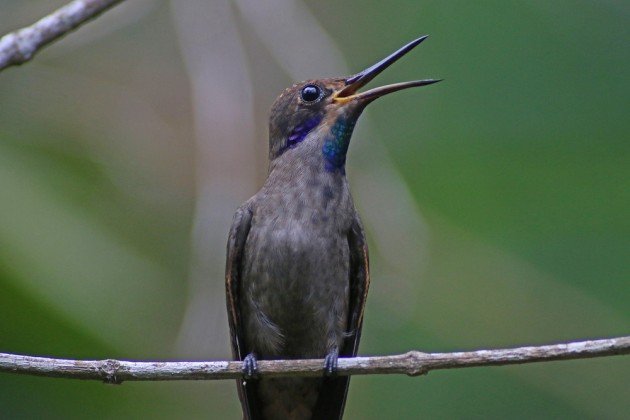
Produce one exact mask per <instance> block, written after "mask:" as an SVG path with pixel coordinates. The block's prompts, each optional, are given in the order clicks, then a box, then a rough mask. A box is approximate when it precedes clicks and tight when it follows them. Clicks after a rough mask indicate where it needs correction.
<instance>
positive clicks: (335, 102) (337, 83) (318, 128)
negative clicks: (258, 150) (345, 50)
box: [269, 36, 439, 171]
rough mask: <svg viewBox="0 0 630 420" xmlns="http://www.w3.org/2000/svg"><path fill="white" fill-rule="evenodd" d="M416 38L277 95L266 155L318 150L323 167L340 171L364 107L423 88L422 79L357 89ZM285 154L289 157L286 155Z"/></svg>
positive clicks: (273, 157) (425, 82)
mask: <svg viewBox="0 0 630 420" xmlns="http://www.w3.org/2000/svg"><path fill="white" fill-rule="evenodd" d="M426 38H427V36H423V37H420V38H418V39H416V40H414V41H412V42H410V43H408V44H407V45H405V46H403V47H402V48H400V49H399V50H397V51H396V52H394V53H392V54H391V55H389V56H388V57H386V58H384V59H383V60H381V61H379V62H378V63H376V64H374V65H373V66H371V67H368V68H367V69H365V70H363V71H362V72H359V73H357V74H355V75H353V76H350V77H345V78H329V79H319V80H307V81H305V82H301V83H296V84H295V85H293V86H291V87H290V88H287V89H285V91H284V92H283V93H282V94H281V95H280V96H279V97H278V98H277V99H276V101H275V102H274V104H273V106H272V108H271V116H270V122H269V159H270V161H271V162H272V165H273V162H274V161H275V160H276V159H279V158H281V157H282V159H290V160H295V158H297V157H300V156H303V155H304V153H307V154H312V153H313V151H315V152H316V153H321V156H322V157H323V166H324V168H325V169H326V170H328V171H336V170H341V171H343V168H344V165H345V161H346V153H347V151H348V145H349V144H350V136H351V135H352V130H353V129H354V125H355V123H356V121H357V120H358V118H359V116H360V115H361V112H362V111H363V110H364V109H365V107H366V106H367V105H368V104H369V103H371V102H372V101H374V100H375V99H376V98H380V97H381V96H383V95H386V94H388V93H392V92H397V91H399V90H402V89H407V88H411V87H418V86H426V85H430V84H433V83H436V82H439V80H434V79H425V80H415V81H411V82H402V83H395V84H391V85H386V86H381V87H377V88H374V89H370V90H367V91H365V92H358V91H359V89H360V88H362V87H363V86H365V85H366V84H367V83H368V82H369V81H370V80H372V79H373V78H374V77H376V76H377V75H378V74H379V73H381V72H382V71H383V70H385V69H386V68H387V67H389V66H390V65H391V64H392V63H394V62H395V61H396V60H398V59H399V58H400V57H402V56H403V55H405V54H406V53H408V52H409V51H411V50H412V49H413V48H414V47H415V46H417V45H418V44H420V43H421V42H422V41H424V40H425V39H426ZM287 154H289V155H293V156H286V155H287Z"/></svg>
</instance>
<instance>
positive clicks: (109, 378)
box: [98, 359, 123, 385]
mask: <svg viewBox="0 0 630 420" xmlns="http://www.w3.org/2000/svg"><path fill="white" fill-rule="evenodd" d="M121 366H122V365H121V363H120V362H119V361H118V360H113V359H107V360H103V362H102V364H101V365H100V366H99V367H98V371H99V373H100V374H101V377H102V378H103V382H104V383H106V384H113V385H120V384H122V382H123V381H122V379H119V378H118V377H117V374H118V373H119V371H120V369H121Z"/></svg>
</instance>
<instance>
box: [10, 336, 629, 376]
mask: <svg viewBox="0 0 630 420" xmlns="http://www.w3.org/2000/svg"><path fill="white" fill-rule="evenodd" d="M622 354H630V336H626V337H617V338H609V339H602V340H588V341H577V342H571V343H565V344H553V345H547V346H532V347H519V348H513V349H495V350H477V351H470V352H456V353H422V352H419V351H410V352H408V353H405V354H399V355H394V356H374V357H354V358H347V359H339V369H338V374H339V375H370V374H394V373H398V374H406V375H410V376H416V375H422V374H426V373H428V372H430V371H432V370H438V369H455V368H464V367H473V366H502V365H514V364H523V363H533V362H548V361H553V360H571V359H586V358H592V357H604V356H615V355H622ZM242 366H243V364H242V363H241V362H226V361H218V362H132V361H119V360H111V359H110V360H66V359H51V358H46V357H32V356H21V355H16V354H7V353H0V372H8V373H18V374H25V375H36V376H48V377H58V378H72V379H96V380H101V381H104V382H106V383H116V384H118V383H122V382H123V381H171V380H191V379H196V380H200V379H205V380H209V379H237V378H240V377H241V376H242V371H241V369H242ZM323 366H324V361H323V360H318V359H313V360H261V361H259V362H258V368H259V374H260V376H261V377H262V376H264V377H278V376H321V375H322V374H323Z"/></svg>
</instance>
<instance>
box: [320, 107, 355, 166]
mask: <svg viewBox="0 0 630 420" xmlns="http://www.w3.org/2000/svg"><path fill="white" fill-rule="evenodd" d="M355 124H356V119H354V118H345V117H339V118H338V119H337V121H335V123H334V124H333V126H332V128H331V129H330V132H329V133H328V134H327V135H326V138H325V140H324V145H323V146H322V154H323V155H324V168H325V169H326V171H328V172H335V171H341V172H345V165H346V154H347V153H348V146H349V145H350V137H352V131H353V130H354V125H355Z"/></svg>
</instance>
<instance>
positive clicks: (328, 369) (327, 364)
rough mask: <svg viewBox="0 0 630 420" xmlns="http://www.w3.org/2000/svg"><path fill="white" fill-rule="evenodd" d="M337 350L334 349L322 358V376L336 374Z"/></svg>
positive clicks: (328, 376)
mask: <svg viewBox="0 0 630 420" xmlns="http://www.w3.org/2000/svg"><path fill="white" fill-rule="evenodd" d="M338 360H339V350H337V349H334V350H332V351H331V352H330V353H328V354H327V355H326V357H325V358H324V376H325V377H327V378H330V377H334V376H337V365H338Z"/></svg>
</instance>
